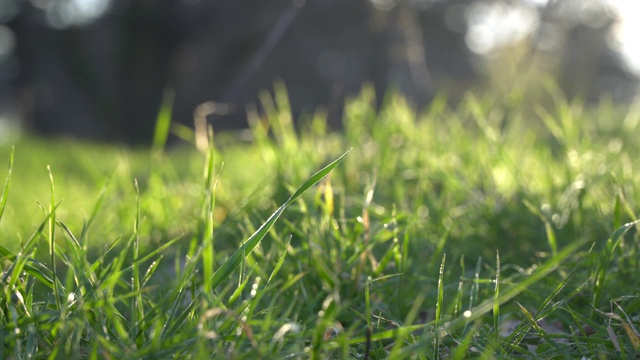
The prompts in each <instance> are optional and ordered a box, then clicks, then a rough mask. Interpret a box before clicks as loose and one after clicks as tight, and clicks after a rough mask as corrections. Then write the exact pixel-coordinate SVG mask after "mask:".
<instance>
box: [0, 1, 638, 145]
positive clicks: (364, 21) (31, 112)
mask: <svg viewBox="0 0 640 360" xmlns="http://www.w3.org/2000/svg"><path fill="white" fill-rule="evenodd" d="M585 4H589V5H585ZM606 4H607V1H606V0H588V1H586V0H585V1H573V0H564V1H561V0H558V1H550V2H546V1H542V0H538V1H533V0H510V1H509V0H470V1H466V0H447V1H437V0H414V1H408V0H369V1H367V0H356V1H342V0H323V1H308V2H305V1H304V0H275V1H269V2H265V1H262V0H220V1H198V0H182V1H161V2H157V1H152V0H123V1H110V0H92V1H88V0H51V1H44V0H30V1H22V0H0V75H2V74H9V75H8V76H5V77H2V76H0V97H1V98H2V99H4V102H5V103H11V104H17V105H12V107H13V108H15V109H18V111H19V115H20V118H21V119H22V121H23V124H24V126H25V127H26V128H27V129H30V130H34V131H37V132H40V133H43V134H71V135H74V136H82V137H91V138H96V139H117V140H122V141H127V142H131V143H139V142H147V141H149V140H150V138H151V135H152V133H153V129H152V128H153V125H154V122H155V116H156V112H157V111H158V108H159V107H160V103H161V98H162V93H163V92H164V90H165V88H171V89H174V90H175V94H176V96H175V104H174V107H173V111H174V113H173V115H174V120H175V121H179V122H182V123H184V124H189V125H190V124H192V121H193V119H192V116H193V111H194V109H195V108H196V107H197V106H198V105H199V104H201V103H204V102H206V101H211V100H213V101H218V102H225V103H230V104H233V105H234V106H233V107H232V109H234V111H232V112H229V113H227V114H224V115H214V116H213V117H210V119H209V120H210V121H212V122H213V123H214V126H215V127H216V128H217V129H221V128H241V127H244V126H246V120H245V116H244V106H245V104H247V103H250V102H253V103H257V102H258V96H257V94H258V93H259V91H260V90H262V89H268V88H270V87H271V85H272V83H273V82H274V81H275V80H278V79H281V80H282V81H283V82H284V83H285V85H286V86H287V89H288V91H289V95H290V98H291V99H290V100H291V106H292V111H293V113H294V116H296V117H297V116H299V115H300V114H302V113H312V112H314V111H315V110H316V108H317V107H324V108H325V109H326V112H327V114H328V118H329V121H330V124H331V125H332V126H334V127H337V126H339V124H340V119H341V116H342V103H343V99H344V98H345V97H348V96H352V95H355V94H356V93H357V92H358V91H359V89H360V87H361V85H362V84H363V83H364V82H371V83H373V84H374V86H375V88H376V90H377V92H378V94H383V93H384V92H385V91H386V90H387V88H389V87H393V88H396V89H397V90H399V91H401V92H403V93H404V94H405V95H406V96H407V97H408V98H409V99H410V101H411V102H412V103H413V104H415V105H416V106H418V107H421V106H423V105H425V104H427V103H428V102H429V101H430V99H431V97H432V96H433V94H434V92H436V91H438V90H440V89H448V90H449V91H453V92H454V94H455V92H458V91H464V90H467V89H469V88H470V87H471V86H475V85H477V86H483V84H487V82H489V83H490V84H491V86H492V87H493V86H498V87H499V86H502V85H501V84H507V85H508V84H511V83H513V79H514V78H523V77H525V78H526V76H523V74H525V73H527V72H529V71H530V69H532V68H534V67H535V68H536V70H535V72H534V73H533V74H535V75H534V76H531V78H539V77H540V76H538V75H539V74H540V71H541V72H543V73H544V72H547V73H549V74H555V75H557V78H558V79H559V80H560V81H561V84H562V86H563V89H564V90H565V91H566V92H567V93H568V94H569V95H570V96H572V95H580V96H585V97H587V98H593V99H597V98H598V96H599V95H598V94H600V92H601V91H608V92H613V93H615V92H616V91H617V92H620V91H619V90H618V89H619V87H620V84H625V87H626V89H628V90H629V89H630V90H633V89H634V84H636V85H637V76H636V75H633V74H632V73H631V72H630V71H629V70H628V69H627V68H625V67H624V66H623V65H622V63H621V60H620V56H619V55H618V54H617V53H616V51H615V49H614V47H613V46H612V44H611V41H610V35H611V31H612V29H615V28H616V25H617V24H618V21H619V19H618V18H616V17H615V16H614V15H613V14H614V13H613V12H612V11H609V10H607V9H609V8H608V7H607V5H606ZM576 14H577V18H578V20H576ZM1 24H4V25H1ZM3 34H5V35H3ZM6 34H9V35H6ZM3 36H4V38H3ZM3 39H12V40H10V41H9V42H7V41H5V43H8V44H11V43H13V45H5V46H4V48H3ZM517 48H525V49H528V50H526V51H524V52H521V51H520V52H518V51H516V52H512V51H511V50H509V49H517ZM3 49H5V50H4V52H3ZM514 54H515V55H516V56H515V57H514ZM518 54H520V55H518ZM518 56H519V57H518ZM528 58H531V59H536V60H535V61H531V60H528ZM6 59H9V60H6ZM548 59H551V60H548ZM496 84H497V85H496ZM603 84H605V85H606V86H605V85H603ZM625 93H631V94H633V91H628V92H625ZM2 99H0V104H2V101H3V100H2ZM7 99H8V100H7ZM0 106H1V105H0Z"/></svg>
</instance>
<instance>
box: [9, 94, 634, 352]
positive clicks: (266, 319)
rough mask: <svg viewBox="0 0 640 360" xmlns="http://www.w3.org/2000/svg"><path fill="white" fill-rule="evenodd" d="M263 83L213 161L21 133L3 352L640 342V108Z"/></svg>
mask: <svg viewBox="0 0 640 360" xmlns="http://www.w3.org/2000/svg"><path fill="white" fill-rule="evenodd" d="M551 90H552V89H551ZM261 99H262V102H263V108H264V109H265V110H266V111H265V115H263V116H260V115H258V113H257V112H255V111H253V110H251V109H249V112H248V114H249V120H250V121H249V122H250V127H251V129H250V133H251V136H252V141H251V142H248V143H244V142H241V141H238V140H237V139H235V140H229V139H231V137H230V135H229V134H226V135H225V134H221V135H220V136H216V137H215V138H214V137H212V136H210V137H209V148H208V149H207V151H206V153H204V154H203V153H200V152H198V151H197V150H195V149H193V148H192V147H189V146H187V147H176V148H174V149H171V150H168V151H163V149H162V148H163V146H164V144H165V141H166V131H168V129H169V128H170V124H169V123H168V121H169V120H168V119H167V117H166V114H164V113H163V114H164V115H163V116H161V117H159V124H161V125H162V126H159V127H158V129H157V130H156V135H155V138H154V139H155V140H154V147H153V149H152V151H148V150H143V149H142V150H140V149H138V150H136V149H129V150H122V149H117V148H113V147H108V146H97V145H92V144H80V143H77V142H68V141H61V140H58V141H43V140H38V139H25V140H23V141H22V142H20V143H18V144H17V145H16V150H15V159H14V153H13V152H12V151H11V150H9V149H7V148H0V151H1V154H0V155H2V156H4V157H5V158H8V159H10V161H9V163H10V164H9V172H8V177H7V181H6V186H5V187H4V188H3V189H4V190H3V192H2V198H1V200H0V236H1V238H0V259H1V260H2V266H3V267H2V275H1V276H2V277H1V281H2V283H3V293H2V298H1V299H0V337H1V338H2V340H3V341H2V343H3V346H2V348H0V358H29V357H48V358H69V357H70V358H115V357H119V358H127V359H128V358H284V357H287V358H361V359H362V358H365V359H381V358H394V359H402V358H416V359H432V358H440V357H447V358H453V359H463V358H468V357H480V358H513V357H523V358H554V357H555V358H566V357H585V358H596V357H598V358H634V357H636V356H637V354H638V351H640V345H639V342H640V335H639V334H638V332H637V330H636V329H637V324H638V319H637V316H636V314H637V311H638V308H639V307H640V297H639V296H640V294H639V283H638V280H636V279H635V277H636V274H638V273H639V270H640V268H639V266H640V265H639V264H640V255H639V251H638V250H639V249H638V245H637V244H638V233H637V225H638V223H637V222H636V219H637V217H636V215H635V212H634V208H635V204H634V200H635V199H636V198H637V194H638V184H639V183H640V182H639V181H638V180H639V179H638V175H637V174H636V173H637V171H635V170H636V169H635V167H637V164H636V163H635V159H636V158H637V156H638V155H639V153H640V152H639V150H640V149H639V148H638V144H640V141H638V140H640V139H638V135H637V131H635V130H637V123H638V121H637V118H638V116H639V114H638V112H637V109H635V108H633V107H632V108H631V110H629V111H627V112H625V113H622V115H620V112H619V109H618V108H616V107H615V106H613V105H607V104H606V103H605V104H602V105H600V106H599V107H597V108H590V107H588V106H586V105H583V104H581V103H579V102H577V101H576V102H569V101H567V100H564V99H563V98H562V97H560V96H557V95H554V96H553V97H552V101H553V106H551V107H546V108H543V107H538V108H536V109H535V110H533V111H528V110H527V111H525V110H524V109H528V108H530V104H527V106H524V104H522V103H520V102H519V101H520V100H518V99H511V98H510V99H507V100H505V99H504V98H499V97H495V98H494V97H491V96H490V95H485V96H484V97H477V96H474V95H471V94H469V95H468V96H467V97H466V98H465V99H464V100H463V101H462V102H460V103H459V104H458V105H456V106H451V105H449V104H448V103H447V101H446V99H445V98H444V97H438V98H436V99H435V100H434V102H433V103H432V105H431V107H430V108H429V109H427V110H426V111H425V112H424V113H422V114H417V113H416V112H415V111H413V110H412V108H411V107H410V106H409V105H408V104H406V102H404V100H403V99H402V98H401V97H399V96H393V95H390V96H388V97H387V98H386V99H385V101H384V104H383V106H382V108H381V109H380V111H376V110H375V99H374V95H373V93H372V91H371V90H370V89H368V88H365V89H364V90H363V92H362V94H361V96H360V97H358V98H357V99H353V100H351V101H350V102H349V103H348V104H347V106H346V109H345V120H344V130H343V132H341V133H333V132H329V131H327V129H326V126H325V124H324V122H323V120H322V117H321V116H320V115H318V116H315V117H313V118H311V119H310V120H309V121H307V122H303V123H302V125H301V129H298V131H295V130H294V128H293V125H292V121H291V118H290V112H289V109H288V103H287V97H286V94H285V93H284V91H283V90H281V89H280V90H278V91H277V93H276V96H275V97H274V98H273V99H271V98H270V97H269V96H267V95H263V96H261ZM164 107H166V108H167V109H170V106H169V105H167V104H165V105H164ZM163 109H164V108H163ZM634 109H635V110H634ZM165 110H166V109H165ZM165 112H166V111H165ZM181 131H182V134H183V135H184V134H185V129H181ZM184 137H187V138H188V137H189V134H186V136H184ZM214 140H215V144H214ZM350 148H352V150H351V151H350V152H348V153H347V152H345V151H347V150H348V149H350ZM43 149H49V150H48V152H47V154H46V155H45V156H46V158H45V159H41V158H40V156H41V154H42V153H43ZM70 149H71V150H70ZM98 157H100V158H102V157H104V158H108V159H113V160H108V161H96V159H97V158H98ZM222 158H224V160H225V165H224V166H222V162H221V159H222ZM203 164H204V166H203ZM327 164H328V165H327ZM46 165H50V172H49V173H46V172H44V171H45V170H46ZM203 169H204V171H203ZM317 169H321V170H317ZM316 171H317V172H316ZM198 174H203V175H202V176H199V175H198ZM46 176H49V180H47V179H46ZM36 202H37V203H36ZM29 203H30V204H29ZM35 204H39V205H40V206H39V207H40V210H39V211H40V215H36V213H35V212H34V209H33V208H35V210H38V206H33V205H35ZM44 204H46V205H44Z"/></svg>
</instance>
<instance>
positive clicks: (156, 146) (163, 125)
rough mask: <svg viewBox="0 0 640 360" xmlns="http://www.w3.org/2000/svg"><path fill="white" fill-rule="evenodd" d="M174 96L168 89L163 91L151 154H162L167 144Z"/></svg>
mask: <svg viewBox="0 0 640 360" xmlns="http://www.w3.org/2000/svg"><path fill="white" fill-rule="evenodd" d="M174 94H175V93H174V92H173V91H172V90H169V89H167V90H165V91H164V96H163V98H162V105H161V106H160V111H158V116H157V118H156V127H155V131H154V133H153V152H154V153H156V154H158V153H162V149H164V146H165V144H166V143H167V137H168V135H169V130H170V129H171V112H172V111H173V98H174Z"/></svg>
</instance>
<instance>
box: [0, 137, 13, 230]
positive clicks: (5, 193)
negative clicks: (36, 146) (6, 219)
mask: <svg viewBox="0 0 640 360" xmlns="http://www.w3.org/2000/svg"><path fill="white" fill-rule="evenodd" d="M14 153H15V148H14V147H12V148H11V155H10V156H9V171H8V172H7V179H6V180H5V182H4V190H2V197H0V221H2V215H4V209H5V207H6V206H7V199H8V198H9V186H10V185H11V172H12V171H13V155H14Z"/></svg>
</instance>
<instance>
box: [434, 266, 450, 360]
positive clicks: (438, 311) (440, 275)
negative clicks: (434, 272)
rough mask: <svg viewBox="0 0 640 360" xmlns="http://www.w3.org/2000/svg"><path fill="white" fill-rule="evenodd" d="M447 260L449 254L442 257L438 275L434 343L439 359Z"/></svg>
mask: <svg viewBox="0 0 640 360" xmlns="http://www.w3.org/2000/svg"><path fill="white" fill-rule="evenodd" d="M446 260H447V254H443V255H442V262H441V263H440V271H439V273H438V299H437V300H436V314H435V319H434V323H435V328H436V334H435V341H434V342H433V353H434V354H435V355H436V358H439V354H440V335H439V334H438V332H439V331H438V328H439V327H440V319H441V318H442V307H443V306H444V304H443V302H444V264H445V261H446Z"/></svg>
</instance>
